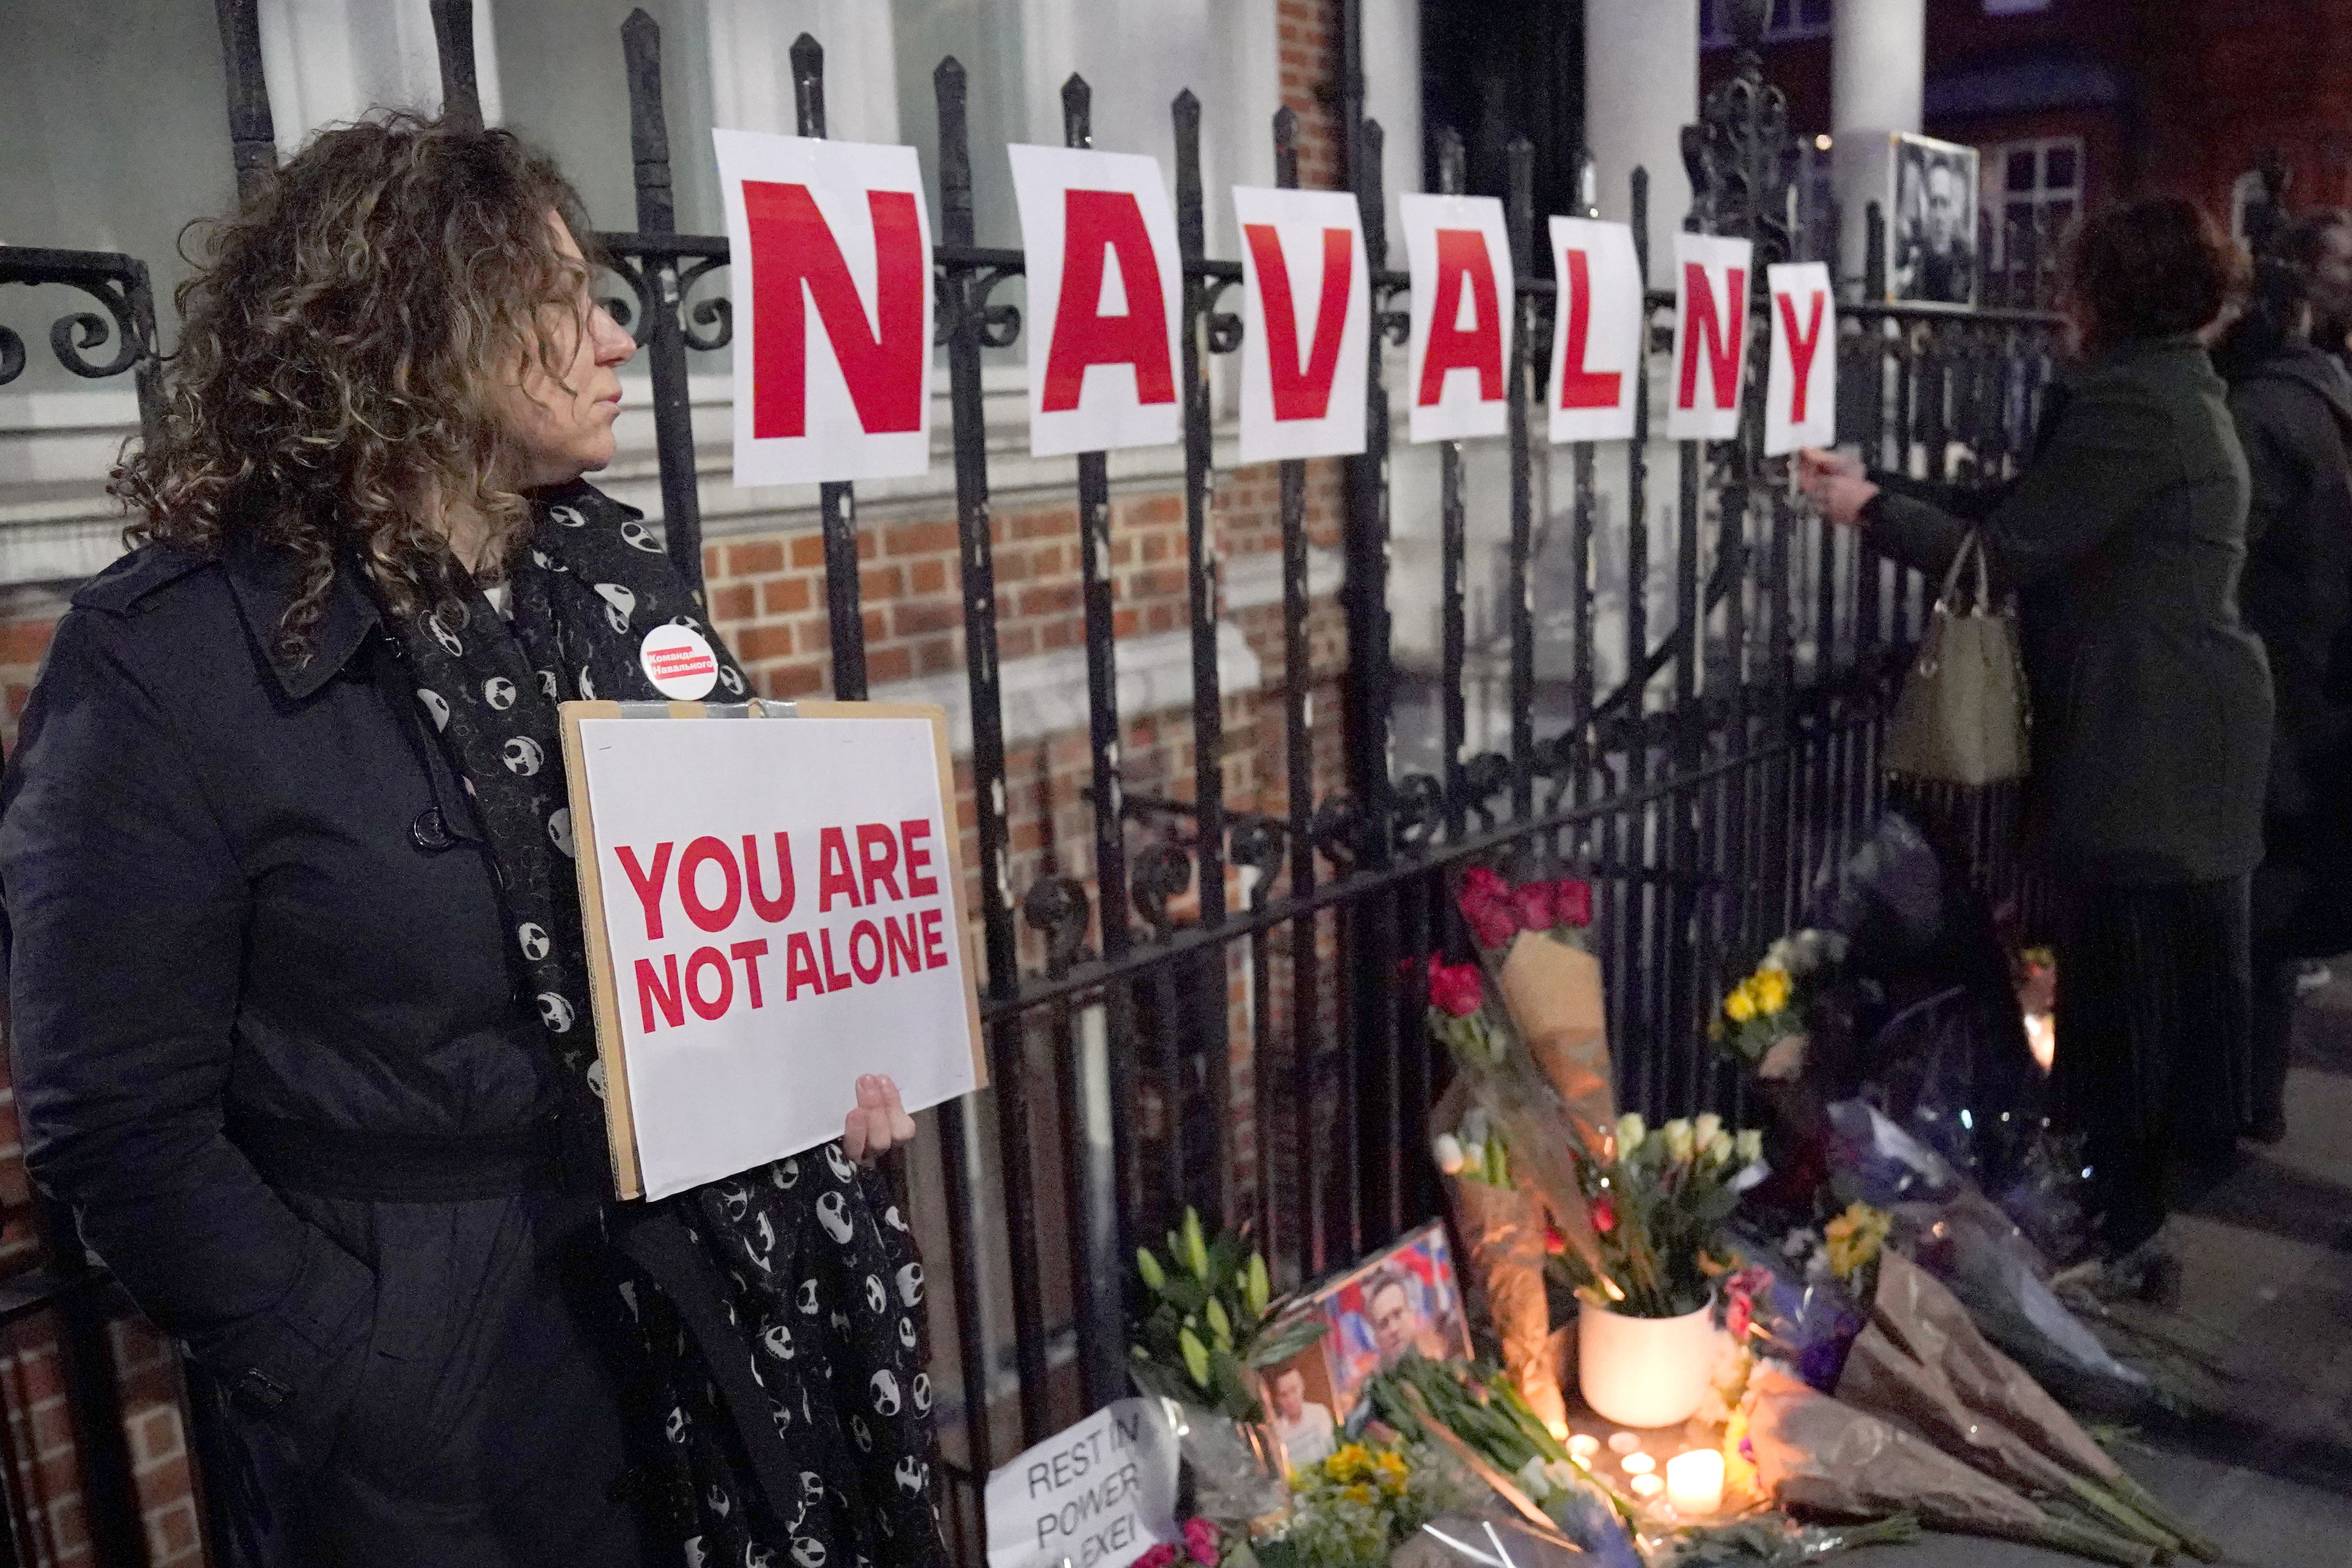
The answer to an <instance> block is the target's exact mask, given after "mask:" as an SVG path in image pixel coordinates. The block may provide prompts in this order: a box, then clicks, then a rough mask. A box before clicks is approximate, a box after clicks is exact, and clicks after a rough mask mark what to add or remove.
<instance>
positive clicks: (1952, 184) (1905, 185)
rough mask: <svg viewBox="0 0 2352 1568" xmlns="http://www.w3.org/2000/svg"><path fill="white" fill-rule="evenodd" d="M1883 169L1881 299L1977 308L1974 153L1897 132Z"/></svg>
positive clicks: (1892, 135)
mask: <svg viewBox="0 0 2352 1568" xmlns="http://www.w3.org/2000/svg"><path fill="white" fill-rule="evenodd" d="M1886 163H1887V168H1886V177H1887V184H1886V196H1885V211H1886V212H1887V213H1888V214H1889V215H1890V216H1889V217H1888V221H1887V229H1886V259H1887V269H1886V291H1887V298H1888V299H1890V300H1900V301H1904V302H1907V303H1923V304H1936V305H1973V304H1975V303H1976V298H1977V150H1976V149H1975V148H1973V147H1963V146H1961V145H1959V144H1958V143H1957V142H1937V141H1936V140H1934V139H1933V138H1931V137H1927V136H1916V135H1913V134H1911V133H1910V132H1901V131H1898V132H1894V133H1892V134H1891V135H1890V136H1889V137H1888V138H1887V160H1886Z"/></svg>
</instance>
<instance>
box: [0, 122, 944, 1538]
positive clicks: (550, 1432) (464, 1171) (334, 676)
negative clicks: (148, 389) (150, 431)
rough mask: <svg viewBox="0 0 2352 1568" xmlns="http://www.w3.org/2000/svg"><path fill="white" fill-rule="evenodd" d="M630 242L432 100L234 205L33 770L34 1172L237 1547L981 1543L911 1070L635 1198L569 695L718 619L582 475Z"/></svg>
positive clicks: (2, 843) (616, 395)
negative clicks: (611, 276)
mask: <svg viewBox="0 0 2352 1568" xmlns="http://www.w3.org/2000/svg"><path fill="white" fill-rule="evenodd" d="M588 232H589V231H588V230H587V228H586V226H584V224H583V222H582V221H581V217H580V208H579V204H578V201H577V199H576V198H575V197H574V196H573V195H572V192H571V190H570V189H569V187H568V186H566V184H564V182H563V180H562V176H561V175H560V174H558V173H557V172H556V170H555V169H554V167H553V165H552V164H551V163H548V162H547V161H546V160H545V159H544V158H542V157H541V156H539V155H537V154H535V153H531V152H530V151H529V150H528V149H526V148H525V147H524V146H523V145H522V144H521V143H520V142H518V141H517V140H516V139H515V138H514V137H512V136H511V135H509V134H507V133H505V132H498V131H480V130H470V129H467V128H463V127H459V126H456V125H451V124H443V123H433V122H425V121H416V120H413V119H408V118H401V117H395V118H392V119H389V120H386V121H383V122H381V123H367V124H361V125H356V126H352V127H348V128H344V129H340V130H335V131H331V132H327V133H325V134H323V135H321V136H320V137H319V138H318V139H317V140H316V141H314V142H312V143H311V144H310V147H309V148H308V149H306V150H305V151H304V152H303V153H301V154H300V155H299V156H298V157H296V158H295V159H293V160H292V161H291V162H290V163H288V164H287V165H286V167H285V168H284V169H283V170H282V171H281V172H280V173H279V174H278V176H277V178H276V179H275V181H274V182H273V183H272V184H271V185H270V186H269V188H268V190H267V191H266V192H265V193H263V194H262V195H259V196H258V197H257V199H255V200H253V201H251V202H249V203H248V204H247V205H246V206H245V208H244V209H243V210H242V211H240V212H238V213H237V214H236V215H235V216H233V217H231V218H229V219H226V220H225V221H224V222H222V223H220V224H219V225H217V226H215V230H214V232H213V235H212V239H211V244H210V249H209V254H208V257H207V259H206V262H205V265H204V267H203V268H202V269H201V271H200V272H199V273H198V274H197V276H195V277H194V278H193V279H190V280H189V282H188V283H187V284H185V285H184V287H183V288H182V289H181V292H180V307H181V310H182V314H183V317H184V322H185V328H184V337H183V344H182V348H181V351H180V353H178V355H177V356H176V360H175V363H173V366H172V371H171V391H170V399H169V406H168V408H167V411H166V413H165V416H164V418H163V423H162V427H161V431H160V434H159V435H158V437H156V438H155V439H154V440H153V441H152V444H150V445H149V446H148V447H145V448H144V449H142V450H140V451H138V452H136V453H134V454H132V455H131V456H129V457H128V458H126V459H125V461H124V462H123V463H122V465H121V468H119V469H118V470H117V472H116V476H115V490H116V493H117V494H118V495H119V496H120V497H121V499H122V500H124V501H125V502H126V503H127V504H128V505H129V507H130V508H131V510H132V511H133V512H134V514H135V516H136V518H137V521H135V522H134V523H133V524H132V526H131V530H130V533H131V541H132V542H133V543H134V544H135V545H136V548H135V549H133V550H132V551H131V553H130V554H129V555H128V556H126V557H125V558H124V559H123V560H122V561H121V562H119V563H117V564H116V565H114V566H113V567H111V568H110V569H109V570H108V571H106V572H105V573H103V574H100V576H98V577H97V578H95V579H93V580H92V581H91V582H90V583H89V584H87V585H86V586H84V587H83V588H82V589H81V591H80V592H79V593H78V594H76V595H74V601H73V607H72V609H71V610H70V611H69V612H68V615H67V616H65V617H64V619H63V620H62V621H60V623H59V624H58V629H57V633H56V637H55V640H54V642H53V644H52V647H51V650H50V654H49V658H48V660H47V666H46V668H44V670H43V671H42V674H41V678H40V679H39V681H38V683H37V686H36V688H35V689H34V692H33V696H32V700H31V703H30V705H29V706H28V708H27V709H26V715H25V721H24V730H23V739H22V741H21V743H20V744H19V746H18V748H17V751H16V754H15V756H14V757H13V758H12V759H11V760H10V763H9V766H8V770H7V775H6V780H5V790H0V896H5V907H6V914H7V925H8V931H7V934H8V938H9V951H8V955H7V958H8V985H9V1005H10V1011H11V1022H12V1044H13V1046H14V1048H15V1053H16V1093H17V1103H18V1108H19V1111H20V1114H21V1116H22V1119H23V1124H24V1135H25V1145H26V1157H27V1159H28V1161H29V1163H30V1164H31V1167H32V1170H33V1172H34V1174H35V1175H36V1177H37V1179H38V1180H39V1181H41V1182H42V1183H43V1184H45V1185H46V1186H47V1187H48V1188H49V1189H51V1190H52V1191H54V1192H56V1193H57V1194H59V1195H60V1196H62V1197H63V1198H64V1199H66V1200H67V1201H68V1202H69V1203H70V1204H71V1205H72V1207H73V1210H74V1213H75V1215H77V1217H78V1219H79V1224H80V1227H81V1233H82V1237H83V1238H84V1239H85V1240H86V1242H87V1243H88V1244H89V1246H90V1247H92V1248H93V1249H94V1250H95V1251H96V1252H97V1253H98V1254H99V1256H100V1258H103V1259H104V1260H105V1261H106V1263H107V1264H108V1266H109V1267H110V1268H111V1269H112V1270H113V1272H114V1273H115V1275H116V1277H117V1278H118V1279H121V1282H122V1284H123V1285H124V1287H125V1288H126V1289H128V1290H129V1291H130V1292H131V1296H132V1298H133V1299H134V1300H137V1301H138V1303H139V1304H140V1306H141V1307H142V1309H144V1310H146V1312H147V1313H148V1314H149V1315H150V1316H151V1317H152V1319H153V1320H154V1321H156V1322H157V1323H158V1324H159V1325H161V1326H162V1327H163V1329H164V1330H165V1331H168V1332H170V1333H172V1334H173V1335H174V1336H175V1337H177V1338H178V1339H179V1340H180V1341H181V1342H183V1344H184V1347H185V1349H186V1351H187V1353H188V1358H189V1359H188V1365H189V1376H190V1383H191V1393H192V1396H193V1399H192V1403H193V1405H194V1408H195V1409H196V1412H197V1415H198V1431H197V1434H196V1436H197V1447H198V1452H199V1456H200V1458H202V1459H203V1460H204V1463H205V1483H206V1487H207V1489H208V1491H209V1492H211V1493H212V1494H213V1495H214V1497H215V1499H217V1500H220V1501H221V1503H222V1508H221V1510H219V1511H220V1512H222V1513H225V1514H226V1518H227V1524H228V1529H227V1532H226V1533H227V1534H228V1536H229V1539H228V1540H226V1541H223V1542H217V1543H216V1544H217V1546H218V1547H219V1549H221V1550H222V1551H224V1552H227V1553H228V1554H229V1557H230V1560H231V1561H233V1562H239V1563H267V1564H288V1565H292V1564H301V1565H304V1568H316V1565H319V1564H326V1563H351V1564H384V1565H386V1568H391V1565H394V1564H398V1565H401V1568H415V1565H418V1564H428V1563H429V1564H457V1563H466V1564H468V1565H474V1564H484V1565H499V1564H538V1563H546V1564H555V1563H563V1564H567V1565H572V1568H584V1565H591V1564H611V1565H616V1568H617V1565H635V1564H639V1563H677V1562H680V1561H684V1562H687V1563H712V1564H719V1563H725V1564H728V1565H730V1568H733V1565H737V1564H741V1565H745V1568H749V1565H751V1564H757V1563H779V1564H781V1563H788V1562H797V1563H801V1564H803V1565H804V1568H814V1564H816V1563H827V1562H830V1563H836V1564H839V1565H840V1568H850V1565H851V1564H853V1563H857V1562H861V1561H867V1560H870V1561H873V1562H875V1563H919V1562H921V1563H928V1562H931V1561H934V1560H935V1559H936V1554H937V1536H936V1526H935V1522H934V1518H933V1515H932V1511H931V1509H930V1506H929V1485H930V1464H931V1458H932V1451H931V1441H930V1432H929V1416H928V1411H929V1383H928V1379H927V1377H926V1375H925V1373H924V1372H923V1368H922V1361H921V1347H920V1339H921V1335H920V1330H919V1321H918V1320H919V1311H918V1310H917V1309H918V1303H919V1298H920V1289H921V1270H920V1268H919V1265H917V1264H916V1263H915V1262H914V1261H913V1257H912V1249H911V1247H910V1245H909V1237H908V1235H907V1226H906V1225H905V1222H904V1221H903V1219H902V1218H901V1216H900V1215H899V1214H898V1210H897V1209H896V1208H895V1207H893V1206H891V1201H890V1195H889V1193H888V1190H887V1185H886V1184H882V1183H881V1182H880V1181H879V1179H878V1178H877V1177H875V1176H874V1175H873V1174H872V1173H870V1171H869V1170H867V1169H866V1168H864V1167H863V1166H862V1165H861V1164H860V1163H859V1162H860V1161H861V1160H864V1161H870V1160H871V1159H872V1158H873V1157H874V1156H875V1155H877V1154H878V1153H879V1152H883V1151H885V1150H887V1149H888V1148H889V1147H890V1146H891V1145H892V1143H894V1142H898V1141H900V1140H903V1139H905V1138H907V1137H908V1136H911V1134H912V1132H913V1125H912V1123H911V1122H910V1121H908V1118H907V1116H906V1113H905V1111H904V1110H903V1109H902V1108H901V1106H900V1103H899V1100H898V1091H897V1089H895V1087H893V1086H891V1085H890V1084H889V1083H888V1082H887V1080H886V1079H861V1080H860V1081H859V1083H858V1085H857V1092H856V1099H857V1101H858V1103H857V1106H856V1109H854V1110H851V1111H850V1112H849V1114H848V1117H847V1120H846V1121H845V1126H844V1136H843V1139H842V1140H841V1142H839V1143H837V1144H833V1145H828V1146H827V1147H826V1148H824V1150H822V1151H820V1152H816V1153H814V1154H811V1155H805V1156H803V1157H802V1158H800V1159H799V1160H796V1161H783V1162H780V1163H778V1164H776V1165H775V1166H773V1167H771V1168H767V1169H764V1170H760V1171H755V1172H751V1173H745V1174H744V1175H743V1176H741V1177H739V1178H736V1179H734V1180H731V1181H728V1182H722V1183H716V1184H711V1185H709V1186H708V1187H704V1188H701V1189H698V1190H697V1191H695V1192H692V1193H688V1194H682V1195H680V1196H679V1197H677V1198H674V1199H670V1200H667V1201H665V1202H664V1203H661V1204H657V1205H646V1204H620V1203H615V1202H613V1201H612V1200H611V1198H610V1194H611V1190H612V1188H611V1177H610V1173H609V1170H608V1168H607V1166H606V1163H605V1158H604V1144H603V1133H602V1119H601V1112H600V1109H599V1106H598V1103H597V1094H598V1092H599V1089H600V1088H601V1083H600V1080H599V1077H598V1074H597V1070H596V1066H595V1063H596V1057H595V1051H594V1047H593V1032H592V1029H591V1027H590V1026H589V1022H588V1020H589V1016H590V1014H589V1007H588V998H587V989H586V978H585V977H586V973H587V970H586V961H585V957H584V954H583V950H582V949H583V943H582V937H581V929H582V928H581V919H580V909H579V903H578V896H577V890H576V887H575V884H574V880H573V872H572V861H571V856H572V835H571V829H570V818H569V815H568V813H567V812H566V810H565V809H564V805H565V787H564V783H563V774H562V766H563V765H562V751H561V748H560V747H559V746H558V745H557V744H556V743H555V742H556V734H557V729H556V712H555V705H556V704H557V703H558V702H559V701H562V700H566V699H569V698H573V697H584V696H590V695H594V696H601V697H615V698H644V699H651V698H654V697H656V696H657V693H656V690H655V689H654V688H653V686H652V684H651V682H650V680H649V679H648V678H647V677H646V675H645V674H644V673H643V671H642V669H641V668H640V665H639V657H638V656H639V644H640V642H641V640H642V639H643V638H644V637H645V636H646V633H647V632H648V631H649V630H651V629H652V628H654V627H656V626H662V625H663V624H664V623H667V622H670V621H678V622H683V623H685V624H687V625H690V626H696V627H698V628H699V629H701V630H702V631H703V632H704V633H705V635H706V636H711V635H712V634H711V633H710V630H709V627H708V626H707V625H705V624H704V621H703V614H704V612H703V610H702V607H701V605H700V603H699V601H698V598H697V596H696V595H695V594H694V593H693V592H692V591H691V590H690V588H689V587H688V584H686V583H685V582H684V581H683V580H682V579H681V578H680V577H679V576H678V575H677V574H676V573H675V572H673V571H672V569H671V568H670V566H669V564H668V562H667V558H666V557H665V556H664V555H663V553H662V552H661V551H660V548H659V546H658V544H657V543H656V542H654V541H653V539H652V537H651V536H650V535H649V534H647V533H646V531H644V530H643V529H642V528H639V527H635V526H634V524H635V520H636V519H637V517H638V515H639V514H637V513H635V511H633V510H630V509H629V508H626V507H625V506H621V505H619V504H618V503H616V502H614V501H613V500H610V499H609V498H607V497H605V496H604V495H603V494H601V493H600V492H598V491H597V490H595V489H593V488H591V487H590V486H588V485H587V484H586V483H584V482H583V479H582V478H581V476H582V475H583V474H585V473H587V472H590V471H593V470H594V469H597V468H602V467H604V465H605V464H606V463H608V462H609V461H610V460H611V458H612V456H613V451H614V437H613V424H614V418H615V416H617V414H618V412H619V407H620V400H621V382H620V377H619V374H618V373H619V371H620V368H621V366H622V365H623V364H624V363H626V362H627V360H628V359H629V357H630V355H631V353H632V352H633V346H632V344H631V342H630V340H629V338H628V336H627V335H626V334H625V332H623V331H621V330H620V329H619V328H618V327H617V326H616V325H615V324H614V321H613V320H612V318H611V317H610V316H608V315H607V314H606V313H605V312H604V310H603V309H602V308H600V307H599V306H598V305H597V304H596V303H595V301H594V299H593V296H592V294H591V293H590V284H591V272H590V268H589V266H588V263H587V260H586V258H584V257H583V254H582V251H581V248H580V245H579V243H578V238H577V237H581V236H585V235H587V234H588ZM713 640H714V643H715V641H716V638H715V636H714V637H713ZM719 660H720V664H721V668H722V671H723V677H722V680H723V686H724V689H725V690H726V691H728V692H730V693H734V694H737V695H740V694H742V693H744V692H745V690H746V686H745V683H744V679H743V676H742V672H741V670H740V668H739V667H738V666H736V665H735V663H734V661H733V660H732V659H731V658H729V657H728V655H727V654H726V652H725V650H724V649H723V648H721V649H720V650H719ZM820 1221H821V1222H822V1223H818V1222H820ZM884 1282H887V1285H885V1284H884Z"/></svg>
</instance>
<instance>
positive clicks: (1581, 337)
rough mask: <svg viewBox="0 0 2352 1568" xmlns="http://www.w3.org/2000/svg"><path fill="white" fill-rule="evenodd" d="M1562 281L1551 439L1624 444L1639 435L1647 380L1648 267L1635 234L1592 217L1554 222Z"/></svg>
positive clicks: (1557, 273) (1557, 274) (1556, 273)
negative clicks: (1639, 407)
mask: <svg viewBox="0 0 2352 1568" xmlns="http://www.w3.org/2000/svg"><path fill="white" fill-rule="evenodd" d="M1551 259H1552V276H1553V277H1554V278H1557V279H1559V324H1558V326H1557V328H1556V329H1555V330H1554V331H1553V332H1552V335H1551V438H1552V439H1553V440H1555V441H1622V440H1625V439H1626V438H1628V437H1631V436H1632V435H1633V388H1634V386H1635V384H1637V383H1638V382H1640V380H1641V378H1642V265H1641V262H1640V260H1639V259H1638V258H1636V257H1635V256H1634V254H1633V230H1632V229H1630V228H1628V227H1626V226H1624V225H1623V224H1622V223H1596V222H1594V221H1593V220H1592V219H1591V218H1581V217H1556V218H1554V219H1552V220H1551Z"/></svg>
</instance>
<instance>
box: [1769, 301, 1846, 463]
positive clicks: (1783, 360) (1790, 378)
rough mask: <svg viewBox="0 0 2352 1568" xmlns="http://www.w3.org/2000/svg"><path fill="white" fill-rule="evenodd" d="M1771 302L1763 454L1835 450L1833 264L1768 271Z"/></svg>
mask: <svg viewBox="0 0 2352 1568" xmlns="http://www.w3.org/2000/svg"><path fill="white" fill-rule="evenodd" d="M1764 281H1765V292H1766V293H1768V294H1769V295H1770V296H1771V298H1772V365H1771V373H1770V374H1769V375H1768V376H1766V377H1765V381H1764V394H1765V395H1764V455H1765V456H1766V457H1768V458H1777V457H1779V456H1780V455H1781V454H1782V453H1784V452H1793V451H1795V450H1796V449H1797V448H1798V447H1834V446H1836V445H1837V302H1836V297H1835V296H1834V295H1833V294H1832V292H1831V289H1830V269H1829V264H1828V263H1826V262H1822V261H1799V262H1780V263H1777V264H1775V265H1773V266H1770V267H1767V268H1765V269H1764Z"/></svg>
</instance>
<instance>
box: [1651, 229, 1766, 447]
mask: <svg viewBox="0 0 2352 1568" xmlns="http://www.w3.org/2000/svg"><path fill="white" fill-rule="evenodd" d="M1749 255H1750V247H1749V245H1748V241H1746V240H1744V239H1718V238H1717V237H1714V236H1712V235H1705V234H1677V235H1675V380H1674V397H1673V400H1672V402H1671V403H1670V404H1669V405H1667V408H1666V434H1667V435H1668V436H1669V437H1673V438H1674V439H1675V440H1677V441H1727V440H1729V439H1730V438H1731V437H1734V436H1737V435H1738V434H1739V387H1740V382H1741V378H1742V376H1743V375H1744V374H1745V373H1746V370H1747V366H1748V259H1749Z"/></svg>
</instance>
